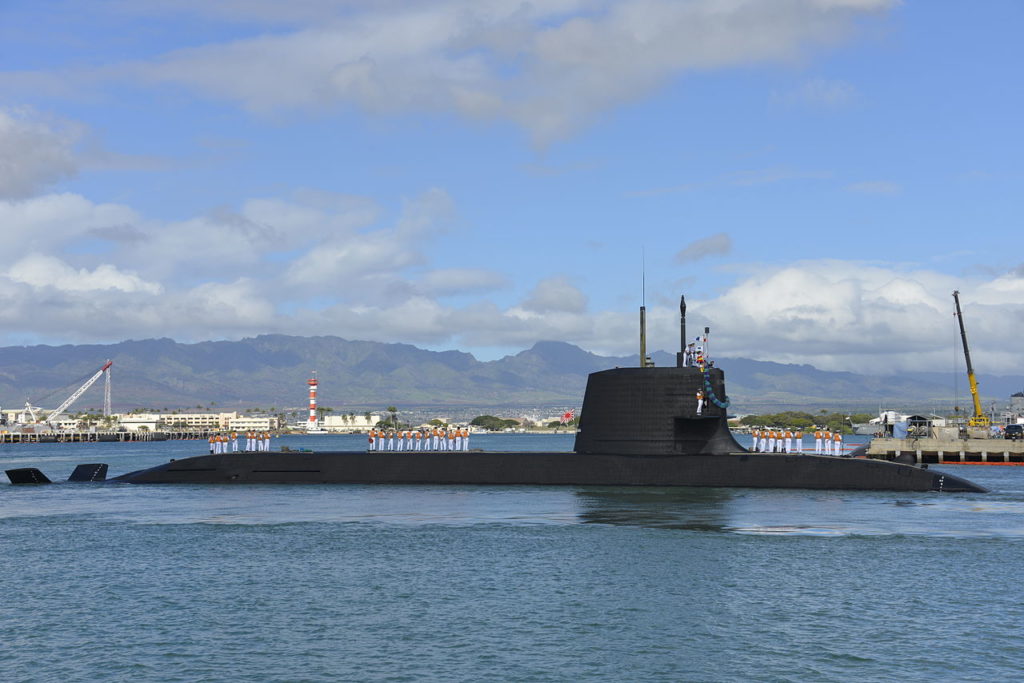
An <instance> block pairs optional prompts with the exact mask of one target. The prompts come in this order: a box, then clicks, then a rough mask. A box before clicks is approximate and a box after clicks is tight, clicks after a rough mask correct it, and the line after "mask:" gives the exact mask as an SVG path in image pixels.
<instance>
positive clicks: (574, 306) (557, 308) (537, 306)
mask: <svg viewBox="0 0 1024 683" xmlns="http://www.w3.org/2000/svg"><path fill="white" fill-rule="evenodd" d="M520 308H521V310H522V311H524V314H523V315H524V317H531V316H534V315H537V314H546V313H583V312H584V311H585V310H586V308H587V297H586V296H585V295H584V294H583V292H581V291H580V290H579V289H578V288H576V287H575V286H574V285H572V284H571V283H570V282H569V280H568V279H567V278H565V277H564V276H558V277H550V278H547V279H544V280H541V281H540V282H538V283H537V286H536V287H534V289H533V291H532V292H530V296H529V297H527V299H526V301H524V302H523V303H522V306H521V307H520Z"/></svg>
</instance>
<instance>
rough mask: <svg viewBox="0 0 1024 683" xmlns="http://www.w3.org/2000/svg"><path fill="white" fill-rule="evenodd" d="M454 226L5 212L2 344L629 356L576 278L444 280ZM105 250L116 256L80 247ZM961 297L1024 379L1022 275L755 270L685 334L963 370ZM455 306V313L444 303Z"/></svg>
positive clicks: (113, 210)
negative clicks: (288, 338) (347, 341)
mask: <svg viewBox="0 0 1024 683" xmlns="http://www.w3.org/2000/svg"><path fill="white" fill-rule="evenodd" d="M453 211H454V207H453V206H452V202H451V199H450V198H449V197H448V196H447V195H446V194H445V193H443V192H442V191H440V190H429V191H427V192H425V193H423V194H422V195H421V196H419V197H414V198H411V199H409V200H408V201H406V202H405V203H404V206H403V208H402V210H401V211H400V212H399V214H398V215H397V216H394V217H393V218H392V219H391V220H379V218H380V214H383V213H385V212H384V210H383V209H382V207H380V206H378V205H377V204H376V203H374V202H369V201H367V200H364V199H360V198H356V197H344V196H336V195H330V194H323V193H310V194H307V195H305V196H303V197H302V198H301V199H300V198H296V197H292V198H290V199H274V198H264V199H254V200H251V201H248V202H245V203H243V204H242V205H241V207H240V208H238V209H237V210H227V209H225V210H224V211H223V212H222V215H220V216H214V217H210V216H207V217H198V218H193V219H190V220H185V221H179V222H174V223H162V222H159V221H153V220H150V219H147V218H145V217H143V216H140V215H139V214H137V213H136V212H135V211H133V210H132V209H131V208H130V207H126V206H120V205H94V204H91V203H90V202H88V201H87V200H84V199H83V198H81V197H77V196H75V195H47V196H43V197H37V198H34V199H30V200H24V201H8V202H3V201H0V221H3V225H4V226H5V237H7V235H8V234H9V235H10V238H9V239H10V240H11V244H12V245H15V246H16V247H17V248H16V249H15V248H8V251H7V253H20V254H24V256H21V257H20V258H18V259H17V260H15V261H14V262H13V263H12V264H11V265H10V266H8V267H6V269H5V270H4V271H2V272H0V329H2V330H3V331H4V334H6V335H8V336H7V338H6V340H7V341H6V343H10V341H9V340H12V339H18V340H23V339H26V338H33V337H34V338H37V339H40V340H52V341H59V342H61V343H69V342H71V343H86V342H101V341H119V340H121V339H124V338H140V337H162V336H169V337H173V338H176V339H179V340H181V341H197V340H204V339H211V338H237V337H241V336H246V335H252V334H259V333H267V332H284V333H292V334H296V333H298V334H306V335H309V334H335V335H340V336H344V337H348V338H353V339H369V340H375V341H387V342H394V341H402V342H407V343H413V344H421V345H422V344H430V345H444V346H451V347H462V348H473V347H492V348H505V349H507V348H510V347H512V348H515V347H527V346H529V345H531V344H533V343H534V342H536V341H538V340H542V339H558V340H564V341H567V342H570V343H574V344H578V345H580V346H582V347H583V348H585V349H588V350H591V351H594V352H597V353H604V354H616V355H626V354H633V353H635V352H636V348H637V319H636V312H635V311H634V310H596V311H595V310H593V308H592V304H591V303H590V302H588V300H587V298H586V296H585V295H584V294H583V292H582V291H581V290H580V289H579V288H578V287H577V286H575V285H574V284H572V282H571V281H570V280H569V279H568V278H567V277H565V276H561V275H556V276H550V277H542V278H541V279H540V280H539V281H537V282H536V283H533V284H534V286H533V289H532V290H531V291H530V292H529V293H528V294H527V295H526V296H525V297H524V299H523V300H522V301H521V302H520V303H518V304H512V305H498V304H497V303H495V300H493V299H492V298H490V294H491V293H492V292H494V291H496V290H497V289H498V288H502V287H506V286H507V285H508V282H507V281H506V280H505V278H504V277H503V276H501V275H500V274H498V273H495V272H492V271H490V270H487V269H481V268H435V267H434V264H435V261H439V262H443V261H442V260H440V259H438V256H437V254H438V253H439V251H440V253H442V254H447V253H449V249H448V247H449V245H448V244H447V243H446V242H444V241H443V240H444V239H445V230H446V229H447V228H446V226H447V225H448V224H449V222H450V219H451V215H452V213H453ZM39 236H42V238H39ZM90 240H91V241H90ZM96 242H100V243H102V244H104V245H106V247H107V248H106V249H105V250H100V251H98V252H97V251H96V250H92V251H90V250H78V249H72V248H70V247H74V246H76V245H78V246H83V245H85V246H88V245H93V246H95V243H96ZM712 246H714V245H712ZM289 249H290V250H292V251H291V252H288V253H286V254H285V255H284V256H283V257H280V260H278V261H274V260H273V259H275V258H278V254H279V252H281V251H282V250H285V251H287V250H289ZM97 254H98V255H97ZM526 284H530V283H526ZM954 289H960V290H961V292H962V293H963V295H962V301H963V304H964V312H965V316H966V321H967V325H968V330H969V333H970V336H971V342H972V351H973V352H974V361H975V365H976V366H977V368H978V370H979V371H981V372H999V373H1002V374H1009V373H1014V372H1024V358H1022V357H1021V356H1020V354H1019V352H1018V351H1019V335H1020V329H1021V325H1022V324H1024V277H1021V275H1020V273H1018V272H1016V271H1015V272H1010V273H1006V274H1003V275H999V276H996V277H992V276H986V275H984V274H983V273H981V272H980V271H979V272H978V273H976V274H974V275H972V276H971V277H969V278H968V277H960V278H957V277H953V276H950V275H945V274H941V273H938V272H935V271H931V270H926V269H923V268H914V267H908V266H901V265H879V264H877V263H874V264H872V263H854V262H848V261H841V260H832V261H807V262H796V263H791V264H789V265H785V266H775V267H771V266H766V265H763V264H758V265H756V266H752V267H750V269H749V273H748V274H746V275H742V274H741V275H740V276H739V279H738V280H737V282H736V283H735V284H734V285H732V286H731V287H729V288H727V289H726V290H725V291H724V293H722V294H721V295H720V296H718V297H717V298H714V299H707V300H700V299H699V298H697V297H693V296H688V297H687V304H688V317H689V321H690V324H691V325H694V326H697V327H703V326H704V325H709V326H711V328H712V337H713V348H714V351H715V355H716V356H718V357H723V356H741V357H749V358H757V359H762V360H775V361H779V362H787V363H810V364H813V365H816V366H818V367H822V368H827V369H841V370H854V371H862V372H874V373H884V372H887V371H892V370H898V369H913V370H927V369H935V368H942V369H945V368H949V367H951V360H952V359H953V358H954V357H956V356H955V354H957V353H959V351H958V350H956V349H954V348H953V344H954V342H957V341H958V337H957V336H956V330H955V327H954V320H953V317H952V301H951V297H950V293H951V292H952V291H953V290H954ZM453 294H457V295H459V296H460V300H459V303H458V304H457V305H455V304H451V303H448V302H445V301H444V298H443V297H447V296H450V295H453ZM677 326H678V309H677V308H676V300H675V298H674V297H668V298H667V299H666V300H665V303H664V304H659V305H656V306H650V307H648V332H649V333H648V341H649V346H650V348H654V349H657V348H663V349H665V350H668V351H674V350H675V345H676V343H677V335H678V327H677Z"/></svg>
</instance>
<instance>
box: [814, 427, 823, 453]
mask: <svg viewBox="0 0 1024 683" xmlns="http://www.w3.org/2000/svg"><path fill="white" fill-rule="evenodd" d="M814 454H815V455H821V427H818V426H815V427H814Z"/></svg>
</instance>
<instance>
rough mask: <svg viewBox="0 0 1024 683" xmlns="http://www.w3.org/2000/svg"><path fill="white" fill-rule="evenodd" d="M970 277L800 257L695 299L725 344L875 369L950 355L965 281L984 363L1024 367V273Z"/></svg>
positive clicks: (824, 364) (937, 363)
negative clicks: (1019, 345) (1016, 353)
mask: <svg viewBox="0 0 1024 683" xmlns="http://www.w3.org/2000/svg"><path fill="white" fill-rule="evenodd" d="M967 284H969V285H970V287H969V288H968V287H967V286H965V283H963V282H961V281H958V279H957V278H954V277H952V276H948V275H945V274H940V273H937V272H934V271H927V270H905V269H901V268H899V267H895V266H880V265H875V264H867V263H853V262H848V261H838V260H836V261H813V262H799V263H794V264H791V265H788V266H785V267H778V268H774V269H769V270H765V271H764V272H758V273H756V274H754V275H751V276H749V277H747V278H746V279H744V280H742V281H740V282H739V283H737V284H736V285H735V286H734V287H732V288H731V289H729V290H728V291H727V292H726V293H724V294H723V295H721V296H720V297H718V298H717V299H715V300H710V301H703V302H695V304H691V306H690V308H692V309H695V310H696V311H697V314H698V315H703V316H705V317H706V318H707V319H709V320H711V321H712V326H713V327H715V328H717V329H718V330H719V331H720V332H721V336H716V341H717V344H716V347H717V349H718V353H719V354H726V355H736V356H743V357H748V358H757V359H761V360H775V361H778V362H786V363H810V364H812V365H815V366H817V367H820V368H825V369H834V370H853V371H860V372H867V373H885V372H889V371H895V370H900V369H911V370H929V369H934V368H937V367H939V368H948V367H949V365H950V357H951V353H953V349H952V347H951V346H950V344H951V342H952V341H956V340H957V339H958V338H957V337H956V336H955V330H954V329H953V324H954V323H953V318H952V310H953V304H952V298H951V296H950V293H951V292H952V291H953V290H954V289H956V288H958V287H960V288H961V289H962V290H963V291H964V292H965V293H966V292H967V291H971V294H969V295H966V294H965V296H964V298H963V301H964V302H965V304H967V305H968V306H969V309H970V320H971V322H970V326H971V330H972V333H971V338H972V344H973V345H974V346H975V347H976V348H977V351H978V354H977V355H978V356H979V358H981V357H983V356H984V357H985V359H986V360H985V361H984V363H985V366H986V367H987V368H989V371H996V370H997V369H998V370H999V371H1001V372H1007V371H1009V369H1010V368H1013V369H1016V370H1018V371H1019V370H1020V369H1022V368H1024V363H1022V362H1021V361H1020V359H1019V358H1018V359H1014V358H1012V356H1013V353H1010V352H1008V351H1007V349H1008V348H1012V347H1013V343H1012V341H1011V340H1012V338H1013V333H1012V332H1010V329H1009V328H1010V327H1012V326H1013V324H1014V323H1013V322H1012V321H1013V320H1014V319H1015V318H1016V319H1017V320H1019V319H1020V316H1021V314H1024V283H1022V282H1020V280H1019V279H1015V278H1012V277H1010V276H1008V275H1007V276H1002V277H999V278H996V279H994V280H991V281H988V282H971V283H967ZM997 303H998V305H997ZM977 364H978V365H979V369H981V363H980V362H979V363H977Z"/></svg>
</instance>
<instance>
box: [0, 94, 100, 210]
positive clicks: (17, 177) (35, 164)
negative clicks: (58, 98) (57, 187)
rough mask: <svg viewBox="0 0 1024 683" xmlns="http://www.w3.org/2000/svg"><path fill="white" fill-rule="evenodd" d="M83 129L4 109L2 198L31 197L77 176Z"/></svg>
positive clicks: (0, 114) (0, 127) (0, 115)
mask: <svg viewBox="0 0 1024 683" xmlns="http://www.w3.org/2000/svg"><path fill="white" fill-rule="evenodd" d="M80 136H81V128H80V127H78V126H75V125H73V124H70V123H67V122H60V123H56V122H47V121H45V120H44V119H43V117H41V116H40V115H39V114H38V113H37V112H34V111H32V110H31V109H28V108H0V199H17V198H22V197H30V196H32V195H34V194H37V193H38V192H40V191H41V190H43V189H45V188H46V187H48V186H50V185H52V184H54V183H56V182H58V181H60V180H64V179H65V178H69V177H71V176H73V175H74V174H75V173H76V172H77V170H78V163H77V161H76V159H75V154H74V146H75V143H76V142H77V141H78V139H79V138H80Z"/></svg>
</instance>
